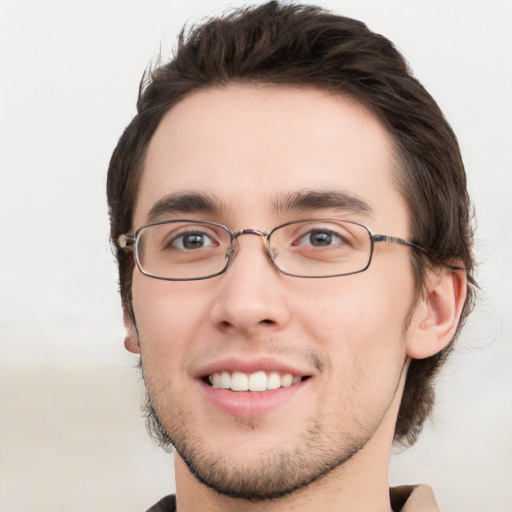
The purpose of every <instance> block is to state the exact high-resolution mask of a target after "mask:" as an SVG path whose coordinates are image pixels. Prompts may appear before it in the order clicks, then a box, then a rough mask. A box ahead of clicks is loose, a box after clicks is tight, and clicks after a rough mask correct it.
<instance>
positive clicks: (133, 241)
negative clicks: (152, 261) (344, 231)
mask: <svg viewBox="0 0 512 512" xmlns="http://www.w3.org/2000/svg"><path fill="white" fill-rule="evenodd" d="M311 221H313V222H315V221H318V222H328V221H343V222H347V223H349V224H354V225H357V226H360V227H362V228H364V229H365V230H366V232H367V233H368V236H369V238H370V254H369V257H368V262H367V264H366V265H365V267H364V268H362V269H360V270H356V271H353V272H344V273H342V274H329V275H320V276H311V275H302V274H294V273H291V272H287V271H286V270H283V269H281V268H280V267H279V266H278V264H277V263H276V262H275V260H274V254H273V251H272V248H271V246H270V237H271V236H272V234H273V233H274V232H275V231H277V230H278V229H281V228H284V227H286V226H289V225H291V224H297V223H300V222H311ZM178 222H191V223H199V224H206V225H211V226H216V227H218V228H221V229H223V230H224V231H226V233H227V234H228V235H229V238H230V246H229V251H228V253H227V261H226V264H225V266H224V268H222V270H220V271H219V272H215V273H214V274H208V275H206V276H199V277H162V276H158V275H155V274H151V273H150V272H148V271H146V270H144V269H143V267H142V265H141V263H140V260H139V254H138V243H137V242H138V238H139V235H140V233H141V232H142V231H143V230H144V229H146V228H148V227H151V226H159V225H162V224H174V223H178ZM242 235H256V236H260V237H261V238H263V239H264V240H265V247H266V250H267V253H268V256H269V258H270V261H271V262H272V264H273V266H274V267H275V268H276V269H277V270H278V271H279V272H281V273H282V274H285V275H288V276H292V277H301V278H305V279H308V278H311V279H322V278H327V277H341V276H348V275H352V274H359V273H361V272H364V271H365V270H367V269H368V267H369V266H370V264H371V262H372V258H373V249H374V246H375V244H376V243H379V242H386V243H392V244H399V245H403V246H406V247H411V248H413V249H416V250H419V251H421V252H423V253H424V254H426V255H427V256H428V257H430V258H432V256H431V255H430V253H429V252H428V251H427V250H426V249H424V248H423V247H421V246H419V245H418V244H416V243H414V242H412V241H410V240H407V239H405V238H398V237H396V236H389V235H377V234H374V233H373V232H372V230H371V229H370V228H369V227H368V226H365V225H364V224H361V223H359V222H355V221H351V220H345V219H333V218H330V219H300V220H294V221H290V222H286V223H284V224H280V225H279V226H277V227H275V228H273V229H272V230H271V231H269V232H268V233H265V232H264V231H260V230H257V229H251V228H247V229H238V230H236V231H231V230H230V229H229V228H228V227H227V226H225V225H224V224H220V223H218V222H213V221H207V220H197V219H175V220H164V221H160V222H153V223H151V224H146V225H144V226H141V227H140V228H138V229H137V230H136V231H134V232H133V233H125V234H122V235H119V236H118V237H117V238H116V239H115V242H116V245H117V246H118V247H119V248H120V249H121V250H123V251H134V253H135V261H136V263H137V267H138V268H139V270H140V271H141V273H142V274H144V275H145V276H148V277H152V278H154V279H161V280H164V281H199V280H202V279H210V278H212V277H216V276H219V275H221V274H223V273H224V272H226V271H227V269H228V268H229V266H230V265H231V263H232V262H233V260H234V259H235V256H236V255H237V253H238V244H237V243H236V241H237V239H238V237H240V236H242ZM433 259H436V258H433ZM454 269H459V268H458V267H454Z"/></svg>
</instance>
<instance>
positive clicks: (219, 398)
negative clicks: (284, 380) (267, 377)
mask: <svg viewBox="0 0 512 512" xmlns="http://www.w3.org/2000/svg"><path fill="white" fill-rule="evenodd" d="M310 380H311V378H309V379H307V380H304V381H302V382H299V383H298V384H293V385H292V386H289V387H286V388H279V389H273V390H270V391H253V392H251V391H246V392H243V391H242V392H240V391H230V390H229V389H221V388H214V387H212V386H209V385H208V384H206V383H205V382H201V391H202V392H203V393H204V395H206V398H207V399H208V400H209V401H210V402H211V403H213V404H214V405H215V406H216V407H218V408H219V409H221V410H222V411H223V412H225V413H227V414H229V415H231V416H238V417H242V418H255V417H258V416H261V415H263V414H266V413H268V412H271V411H273V410H275V409H277V408H279V407H280V406H283V405H284V404H286V403H288V402H289V401H290V400H292V399H293V398H295V397H296V396H297V394H299V393H300V392H301V391H302V390H303V389H304V387H305V386H306V385H307V384H308V383H309V381H310Z"/></svg>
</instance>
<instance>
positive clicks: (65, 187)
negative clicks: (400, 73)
mask: <svg viewBox="0 0 512 512" xmlns="http://www.w3.org/2000/svg"><path fill="white" fill-rule="evenodd" d="M258 3H261V2H258ZM310 3H319V4H320V5H322V6H324V7H327V8H330V9H332V10H335V11H337V12H339V13H341V14H345V15H348V16H351V17H355V18H358V19H361V20H362V21H364V22H366V23H367V24H368V25H369V26H370V28H372V29H373V30H375V31H377V32H380V33H382V34H384V35H385V36H387V37H388V38H390V39H391V40H392V41H393V42H394V43H395V44H396V45H397V47H398V48H399V49H400V50H401V51H402V52H403V53H404V54H405V56H406V57H407V59H408V60H409V62H410V64H411V66H412V68H413V70H414V72H415V74H416V76H417V77H418V78H419V79H420V80H421V81H422V82H423V84H424V85H425V86H426V87H427V89H428V90H429V91H430V92H431V93H432V94H433V96H434V97H435V98H436V100H437V101H438V102H439V104H440V106H441V108H442V109H443V111H444V112H445V115H446V116H447V118H448V120H449V121H450V123H451V124H452V126H453V128H454V130H455V132H456V133H457V134H458V137H459V140H460V144H461V148H462V152H463V156H464V159H465V163H466V168H467V172H468V177H469V187H470V192H471V194H472V197H473V201H474V204H475V207H476V211H477V217H478V231H477V240H476V243H477V245H476V249H477V256H478V260H479V262H480V264H481V268H480V271H479V273H478V280H479V282H480V284H481V287H482V292H481V295H480V301H479V304H478V307H477V309H476V311H475V313H474V314H473V317H472V318H471V320H470V322H469V323H468V325H467V328H466V330H465V331H464V333H463V335H462V337H461V339H460V342H459V345H458V348H457V350H456V352H455V353H454V355H453V358H452V360H451V361H450V362H449V363H448V364H447V365H446V367H445V369H444V370H443V372H442V375H441V377H440V380H439V385H438V403H437V407H436V410H435V414H434V418H433V421H432V422H431V423H429V425H427V427H426V429H425V432H424V434H423V436H422V438H421V440H420V442H419V443H418V444H417V445H416V446H415V447H414V448H412V449H410V450H408V451H406V452H405V453H401V452H400V450H398V449H397V450H396V454H395V455H394V457H393V461H392V466H391V476H390V479H391V483H392V484H398V483H418V482H423V483H429V484H431V485H432V486H433V487H434V488H435V491H436V495H437V497H438V501H439V503H440V506H441V508H442V509H443V511H445V512H450V511H451V512H458V511H461V510H464V511H466V512H477V511H479V512H480V511H482V510H492V511H493V512H511V511H512V485H511V483H512V371H511V368H512V320H511V318H512V291H511V290H512V278H511V266H512V265H511V262H512V243H511V238H512V237H511V236H510V224H511V217H512V215H511V214H512V206H511V204H510V198H511V197H512V179H511V174H512V152H511V145H512V101H511V95H512V72H511V62H512V1H510V0H490V1H488V2H485V3H484V2H482V1H481V0H478V1H475V0H469V1H468V0H465V1H455V0H442V1H441V0H428V1H427V0H418V1H408V0H400V1H399V0H394V1H386V2H379V1H377V0H374V1H364V0H361V1H332V0H331V1H325V2H310ZM239 5H242V3H241V2H236V1H234V2H227V1H224V0H210V1H208V0H195V1H192V0H191V1H188V2H172V1H171V0H167V1H156V0H145V1H142V0H124V1H121V0H114V1H110V2H108V3H107V2H105V1H99V0H95V1H93V0H89V1H87V2H85V1H72V0H66V1H65V0H62V1H57V0H52V1H45V2H41V1H39V0H32V1H29V0H17V1H14V0H0V59H1V60H0V171H1V174H0V358H1V359H0V398H1V409H0V413H1V416H0V510H12V511H14V510H15V511H19V512H24V511H27V512H28V511H30V512H61V511H62V512H64V511H69V510H73V511H75V512H76V511H84V512H85V511H90V510H95V511H105V512H107V511H108V512H111V511H116V510H123V511H127V512H129V511H133V512H138V511H142V510H145V509H146V508H147V507H148V506H149V505H151V504H152V503H153V502H155V501H157V500H158V499H159V498H160V497H162V496H163V495H165V494H167V493H169V492H171V491H172V490H173V486H174V483H173V470H172V463H171V462H172V461H171V457H170V456H168V455H166V454H164V453H163V452H160V451H159V450H158V449H157V448H155V447H154V446H153V445H152V444H151V442H150V440H149V439H148V437H147V435H146V433H145V430H144V425H143V419H142V418H141V413H140V399H141V391H140V383H139V381H138V376H137V372H136V370H135V369H134V366H135V364H136V360H135V359H134V358H132V357H131V356H130V355H129V354H127V353H125V352H124V349H123V343H122V342H123V336H124V333H123V326H122V322H121V310H120V305H119V299H118V295H117V284H116V282H117V275H116V269H115V264H114V260H113V257H112V256H111V253H110V251H109V245H108V219H107V209H106V204H105V203H106V201H105V191H104V190H105V176H106V169H107V165H108V161H109V158H110V155H111V152H112V150H113V148H114V146H115V144H116V141H117V139H118V138H119V136H120V134H121V132H122V130H123V128H124V127H125V126H126V125H127V124H128V122H129V121H130V119H131V117H132V116H133V115H134V112H135V110H134V109H135V101H136V96H137V89H138V82H139V79H140V77H141V74H142V72H143V70H144V68H145V67H146V66H147V64H148V63H149V62H150V61H151V60H152V59H153V58H154V57H155V56H156V55H157V54H158V53H159V52H160V51H161V52H162V54H163V55H164V56H165V55H166V54H168V53H169V51H170V50H171V49H172V47H173V45H174V41H175V36H176V34H177V33H178V31H179V29H180V28H181V26H182V24H183V23H184V22H194V21H198V20H200V19H201V18H202V17H203V16H206V15H211V14H219V13H220V12H222V11H223V10H224V9H225V8H229V7H234V6H239Z"/></svg>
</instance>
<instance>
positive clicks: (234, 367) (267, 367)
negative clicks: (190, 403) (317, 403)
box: [195, 357, 313, 379]
mask: <svg viewBox="0 0 512 512" xmlns="http://www.w3.org/2000/svg"><path fill="white" fill-rule="evenodd" d="M308 366H309V365H308ZM261 370H263V371H266V372H280V373H291V374H292V375H293V376H295V377H297V376H298V377H306V376H311V375H312V373H313V371H312V369H311V368H309V369H306V368H304V367H301V365H298V364H297V363H288V362H285V361H281V360H278V359H275V358H273V357H252V358H241V357H227V358H223V359H219V360H217V361H214V362H211V363H209V364H207V365H204V366H202V367H201V368H199V369H198V371H197V372H195V376H196V377H197V378H200V379H202V378H204V377H207V376H209V375H212V374H214V373H216V372H222V371H227V372H230V373H232V372H242V373H247V374H251V373H255V372H257V371H261Z"/></svg>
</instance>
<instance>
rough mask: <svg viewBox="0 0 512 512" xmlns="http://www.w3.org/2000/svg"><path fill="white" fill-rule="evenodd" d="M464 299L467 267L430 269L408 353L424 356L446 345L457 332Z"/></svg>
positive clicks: (409, 337)
mask: <svg viewBox="0 0 512 512" xmlns="http://www.w3.org/2000/svg"><path fill="white" fill-rule="evenodd" d="M465 300H466V273H465V271H464V270H455V269H451V268H445V267H443V268H438V269H436V270H435V271H428V281H427V290H426V292H425V295H424V296H423V297H422V298H420V300H419V301H418V304H417V306H416V309H415V311H414V313H413V317H412V320H411V324H410V328H409V336H408V339H407V355H408V356H409V357H411V358H413V359H424V358H426V357H430V356H433V355H434V354H437V353H438V352H440V351H441V350H442V349H443V348H445V347H446V346H447V345H448V344H449V343H450V341H451V340H452V339H453V336H454V335H455V332H456V330H457V326H458V325H459V320H460V315H461V312H462V308H463V307H464V302H465Z"/></svg>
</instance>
